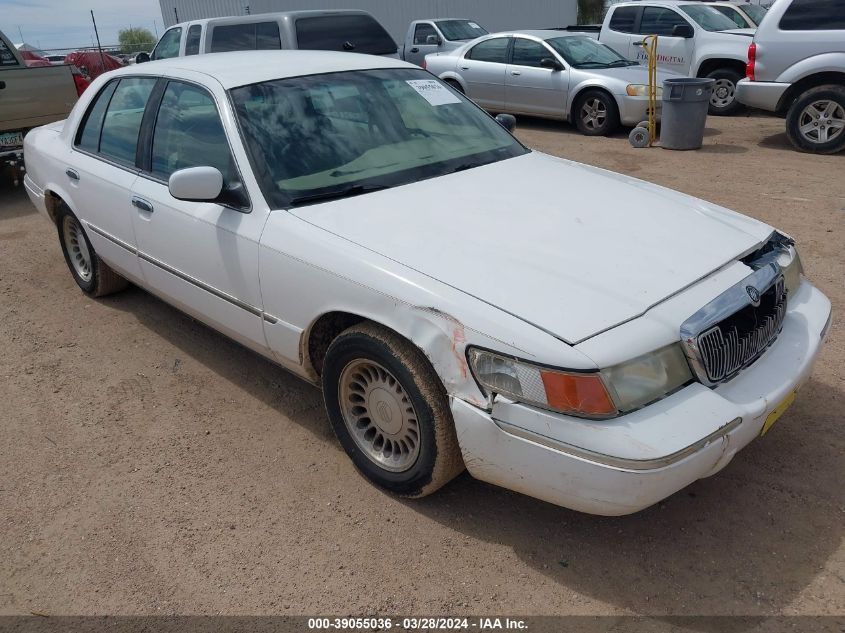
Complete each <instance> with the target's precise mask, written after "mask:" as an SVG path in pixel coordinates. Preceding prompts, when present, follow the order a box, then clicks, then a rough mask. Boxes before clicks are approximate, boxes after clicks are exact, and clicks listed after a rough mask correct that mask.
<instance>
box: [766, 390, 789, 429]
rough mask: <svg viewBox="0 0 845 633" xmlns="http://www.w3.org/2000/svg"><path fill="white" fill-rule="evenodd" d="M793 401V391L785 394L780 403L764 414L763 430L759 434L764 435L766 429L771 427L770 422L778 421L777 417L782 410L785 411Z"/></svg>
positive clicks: (781, 413) (780, 414)
mask: <svg viewBox="0 0 845 633" xmlns="http://www.w3.org/2000/svg"><path fill="white" fill-rule="evenodd" d="M793 402H795V392H794V391H793V392H792V393H790V394H789V395H788V396H786V398H784V399H783V400H782V401H781V403H780V404H779V405H778V406H776V407H775V408H774V409H773V410H772V412H771V413H770V414H769V415H767V416H766V423H765V424H763V430H762V431H760V435H765V434H766V431H768V430H769V429H770V428H772V424H774V423H775V422H777V421H778V418H780V416H782V415H783V413H784V411H786V410H787V409H788V408H789V405H791V404H792V403H793Z"/></svg>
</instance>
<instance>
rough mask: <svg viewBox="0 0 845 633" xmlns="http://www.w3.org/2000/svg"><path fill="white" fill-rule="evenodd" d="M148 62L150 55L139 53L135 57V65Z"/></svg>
mask: <svg viewBox="0 0 845 633" xmlns="http://www.w3.org/2000/svg"><path fill="white" fill-rule="evenodd" d="M148 61H150V54H149V53H146V52H144V51H141V52H140V53H138V54H137V55H135V63H136V64H143V63H145V62H148Z"/></svg>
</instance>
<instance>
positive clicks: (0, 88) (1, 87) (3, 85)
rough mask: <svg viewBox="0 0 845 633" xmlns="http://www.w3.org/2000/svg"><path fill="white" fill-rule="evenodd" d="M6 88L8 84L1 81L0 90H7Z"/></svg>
mask: <svg viewBox="0 0 845 633" xmlns="http://www.w3.org/2000/svg"><path fill="white" fill-rule="evenodd" d="M5 87H6V82H5V81H0V90H3V88H5Z"/></svg>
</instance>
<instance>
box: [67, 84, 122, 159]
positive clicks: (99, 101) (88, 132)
mask: <svg viewBox="0 0 845 633" xmlns="http://www.w3.org/2000/svg"><path fill="white" fill-rule="evenodd" d="M117 84H118V82H117V81H112V82H110V83H108V84H107V85H106V87H105V88H103V89H102V90H101V91H100V94H99V95H97V97H96V98H95V99H94V102H93V103H92V104H91V106H90V107H89V108H88V112H87V113H86V114H85V119H84V120H83V122H82V126H81V127H80V128H79V133H78V134H77V137H76V146H77V147H78V148H80V149H84V150H86V151H88V152H92V153H95V154H96V153H97V152H99V151H100V132H101V131H102V129H103V117H104V116H105V114H106V108H108V107H109V100H111V97H112V95H113V94H114V89H115V88H117Z"/></svg>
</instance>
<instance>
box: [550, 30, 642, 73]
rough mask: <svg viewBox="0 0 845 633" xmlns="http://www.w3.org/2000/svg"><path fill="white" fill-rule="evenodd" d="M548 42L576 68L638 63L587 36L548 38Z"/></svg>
mask: <svg viewBox="0 0 845 633" xmlns="http://www.w3.org/2000/svg"><path fill="white" fill-rule="evenodd" d="M546 44H548V45H549V46H551V47H552V48H553V49H555V50H556V51H557V52H558V53H560V55H561V57H563V58H564V59H565V60H566V61H567V63H568V64H569V65H570V66H573V67H575V68H609V67H611V66H630V65H633V64H636V63H637V62H632V61H630V60H627V59H625V58H624V57H622V55H620V54H619V53H617V52H616V51H615V50H613V49H612V48H610V47H609V46H607V45H605V44H601V43H599V42H597V41H596V40H594V39H592V38H590V37H586V36H569V37H553V38H551V39H548V40H546Z"/></svg>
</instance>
